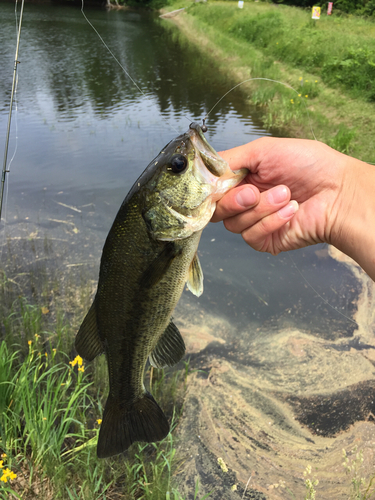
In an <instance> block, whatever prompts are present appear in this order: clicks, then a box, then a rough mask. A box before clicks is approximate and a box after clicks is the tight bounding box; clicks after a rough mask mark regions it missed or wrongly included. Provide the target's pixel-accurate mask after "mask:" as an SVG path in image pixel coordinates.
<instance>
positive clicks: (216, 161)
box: [76, 123, 247, 458]
mask: <svg viewBox="0 0 375 500" xmlns="http://www.w3.org/2000/svg"><path fill="white" fill-rule="evenodd" d="M246 173H247V171H246V170H241V171H238V172H232V171H231V170H230V169H229V166H228V164H227V163H226V162H225V161H224V160H223V159H222V158H220V156H219V155H217V153H216V152H215V150H214V149H213V148H212V147H211V146H210V145H209V144H208V142H207V141H206V139H205V137H204V135H203V132H202V130H201V128H200V126H199V125H198V124H195V123H193V124H191V125H190V127H189V130H188V131H187V132H186V133H185V134H182V135H180V136H179V137H177V138H176V139H174V140H173V141H171V142H170V143H169V144H168V145H167V146H166V147H165V148H164V149H163V150H162V151H161V152H160V154H159V155H158V156H157V157H156V158H155V159H154V160H153V161H152V162H151V163H150V165H149V166H148V167H147V168H146V170H145V171H144V172H143V174H142V175H141V177H140V178H139V179H138V180H137V182H136V183H135V184H134V186H133V187H132V189H131V190H130V192H129V194H128V195H127V197H126V198H125V200H124V202H123V204H122V205H121V207H120V210H119V212H118V214H117V216H116V218H115V221H114V223H113V225H112V228H111V230H110V232H109V234H108V236H107V239H106V242H105V245H104V248H103V253H102V258H101V265H100V272H99V281H98V289H97V293H96V296H95V298H94V301H93V304H92V306H91V308H90V310H89V312H88V313H87V315H86V317H85V319H84V321H83V323H82V325H81V327H80V330H79V332H78V334H77V338H76V349H77V351H78V353H79V354H80V355H81V356H82V357H83V358H85V359H87V360H89V361H91V360H92V359H94V358H95V357H96V356H97V355H98V354H101V353H102V352H105V354H106V358H107V363H108V373H109V395H108V400H107V403H106V407H105V410H104V414H103V421H102V424H101V428H100V432H99V439H98V448H97V453H98V457H101V458H104V457H108V456H112V455H116V454H118V453H121V452H123V451H125V450H126V449H127V448H128V447H129V446H130V445H131V444H132V443H133V442H135V441H145V442H154V441H158V440H161V439H163V438H164V437H165V436H166V435H167V434H168V432H169V423H168V421H167V418H166V417H165V415H164V413H163V411H162V410H161V408H160V407H159V405H158V404H157V402H156V401H155V400H154V398H153V397H152V395H151V394H149V393H148V392H147V391H146V389H145V387H144V383H143V377H144V370H145V367H146V363H147V360H148V359H149V361H150V363H151V364H152V365H153V366H155V367H157V368H161V367H163V366H173V365H174V364H176V363H177V362H178V361H179V360H180V359H181V358H182V357H183V355H184V352H185V344H184V341H183V339H182V337H181V334H180V333H179V331H178V329H177V327H176V326H175V325H174V323H173V322H172V319H171V316H172V312H173V310H174V308H175V306H176V304H177V302H178V300H179V298H180V296H181V294H182V291H183V289H184V286H185V284H187V286H188V288H189V289H190V290H191V291H192V292H193V293H195V294H196V295H198V296H199V295H200V294H201V293H202V291H203V274H202V270H201V267H200V263H199V260H198V257H197V249H198V244H199V240H200V237H201V233H202V230H203V228H204V227H205V226H206V225H207V223H208V222H209V220H210V219H211V216H212V214H213V212H214V210H215V206H216V201H217V200H218V199H220V198H221V197H222V196H223V194H224V193H225V192H226V191H227V190H228V189H230V188H231V187H233V186H235V185H236V184H238V183H239V182H240V181H241V180H242V179H243V177H244V176H245V175H246Z"/></svg>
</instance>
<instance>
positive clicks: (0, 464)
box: [0, 460, 4, 469]
mask: <svg viewBox="0 0 375 500" xmlns="http://www.w3.org/2000/svg"><path fill="white" fill-rule="evenodd" d="M3 462H4V460H0V469H2V468H3V467H4V465H3Z"/></svg>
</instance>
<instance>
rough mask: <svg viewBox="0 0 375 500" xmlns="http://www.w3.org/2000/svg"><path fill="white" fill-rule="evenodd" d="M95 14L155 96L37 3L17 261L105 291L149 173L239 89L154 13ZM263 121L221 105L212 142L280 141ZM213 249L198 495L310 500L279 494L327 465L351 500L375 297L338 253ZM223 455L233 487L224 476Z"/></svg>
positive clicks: (190, 301) (19, 154) (72, 25)
mask: <svg viewBox="0 0 375 500" xmlns="http://www.w3.org/2000/svg"><path fill="white" fill-rule="evenodd" d="M0 14H1V19H2V29H3V35H4V36H3V37H2V38H3V40H4V41H5V42H4V43H3V45H2V51H1V53H0V65H1V68H2V71H1V73H0V138H1V137H3V138H5V130H6V121H7V107H8V105H9V98H10V88H11V78H12V70H13V57H14V51H15V40H16V32H15V24H14V11H13V6H12V5H11V4H0ZM87 14H88V16H89V18H90V20H91V21H92V22H93V24H94V25H95V27H96V28H97V29H98V30H99V31H100V33H101V35H102V36H103V38H104V39H105V40H106V42H107V43H108V45H109V46H110V47H111V49H112V50H113V52H114V53H115V54H116V57H117V58H118V59H119V61H120V62H121V64H122V65H123V66H124V67H126V69H127V71H128V72H129V73H130V74H131V76H132V78H133V79H134V80H135V81H136V82H137V84H138V85H139V86H140V87H141V89H142V91H143V92H144V94H145V95H142V94H140V93H139V92H138V90H137V89H136V88H135V86H134V85H133V84H132V82H131V81H130V80H129V79H128V78H127V77H126V76H125V75H124V74H123V72H122V71H121V69H120V68H119V67H118V66H117V65H116V63H115V62H114V61H113V59H111V57H110V56H109V55H108V53H107V51H106V50H105V48H104V47H103V45H102V44H101V43H100V41H99V40H98V38H97V36H96V35H95V33H94V32H93V30H92V29H91V28H90V27H89V26H88V24H87V23H86V22H85V20H84V19H83V17H82V16H81V14H80V12H79V9H75V8H73V7H65V6H64V7H60V6H50V5H43V6H38V5H30V4H27V5H26V8H25V16H24V22H23V30H22V37H21V46H20V56H19V59H20V60H21V64H20V65H19V85H18V92H17V110H15V112H14V114H13V128H12V137H11V143H10V149H9V151H10V156H12V152H13V151H14V150H15V148H16V146H17V151H16V154H15V157H14V160H13V162H12V164H11V174H10V175H9V177H8V179H9V192H8V196H7V204H6V217H5V218H6V227H5V230H4V229H3V228H2V232H3V234H4V235H6V237H7V245H5V244H4V243H5V238H3V240H2V241H3V245H2V247H3V260H4V259H5V256H6V255H8V256H9V255H11V256H12V258H13V261H15V259H16V256H17V259H18V260H17V265H16V268H17V270H18V271H21V270H22V258H21V257H25V256H26V253H25V252H26V251H27V249H28V248H29V247H28V243H27V242H28V240H32V241H34V242H36V243H35V244H36V250H35V251H34V255H35V257H36V259H37V260H38V261H41V260H43V263H44V265H45V266H46V268H47V269H48V266H54V267H58V268H59V270H60V272H61V273H64V272H65V271H66V270H67V269H69V268H68V267H67V266H79V269H80V270H82V272H84V273H85V276H86V277H87V279H93V280H96V277H97V271H98V265H99V259H100V253H101V248H102V245H103V242H104V239H105V236H106V234H107V232H108V230H109V228H110V225H111V223H112V220H113V218H114V216H115V214H116V212H117V210H118V207H119V206H120V204H121V202H122V200H123V198H124V197H125V195H126V193H127V191H128V190H129V188H130V187H131V185H132V183H133V182H134V181H135V179H136V178H137V176H138V175H139V174H140V172H141V171H142V170H144V168H145V167H146V166H147V164H148V163H149V162H150V160H151V159H152V158H153V157H154V156H156V154H157V153H158V152H159V151H160V149H161V148H162V147H163V146H164V145H165V144H166V143H167V142H168V141H169V140H171V139H172V138H173V137H174V136H175V135H177V132H178V133H180V132H181V131H183V130H185V129H186V128H187V126H188V125H189V122H190V121H192V120H193V119H195V120H200V119H201V118H202V117H203V116H204V115H205V113H206V112H207V111H208V110H209V109H211V107H212V106H213V105H214V104H215V103H216V102H217V100H218V99H219V98H220V97H221V96H222V95H223V94H224V93H225V92H226V91H227V90H228V89H229V88H230V87H231V86H232V85H233V84H235V83H238V82H230V81H228V80H227V79H226V78H224V77H223V76H222V75H220V74H219V73H218V72H217V71H215V68H214V66H213V63H212V61H209V60H207V59H206V57H205V56H203V55H202V54H201V53H200V52H199V51H198V50H197V49H196V48H194V47H192V46H191V45H189V44H188V43H187V42H186V41H185V40H183V39H182V38H181V37H180V35H179V33H178V32H177V30H176V29H174V28H173V26H172V25H170V24H169V23H168V22H167V21H161V20H159V19H158V18H157V17H156V16H154V15H153V14H150V13H141V14H140V13H136V12H123V11H110V12H107V11H103V10H95V9H93V10H87ZM250 112H251V109H250V108H249V107H248V106H247V104H246V103H245V101H244V98H243V95H242V94H241V93H240V92H239V91H234V92H232V93H230V94H229V95H228V96H227V97H226V98H225V99H223V100H222V101H220V103H219V104H218V105H217V107H216V108H215V110H214V111H213V112H212V113H211V115H210V117H209V120H208V127H209V131H208V133H207V136H208V139H209V140H210V142H211V143H212V144H213V146H214V147H215V148H216V149H218V150H220V149H225V148H228V147H232V146H236V145H239V144H242V143H245V142H248V141H250V140H253V139H256V138H257V137H260V136H263V135H266V134H267V132H266V131H264V130H262V129H261V127H260V126H259V124H257V123H256V121H254V120H253V119H252V118H251V116H250ZM16 137H18V138H17V139H16ZM46 239H47V240H48V242H49V244H48V245H47V246H48V255H45V252H46V248H45V247H46V245H45V244H44V243H43V242H45V241H46ZM199 253H200V260H201V263H202V267H203V272H204V274H205V293H204V294H203V296H202V297H201V298H200V299H197V298H195V297H194V296H192V295H191V294H189V293H185V294H184V295H183V298H182V299H181V302H180V304H179V305H178V308H177V311H176V321H177V323H178V325H179V327H180V328H181V331H182V333H183V335H184V336H185V339H186V343H187V345H188V351H189V353H190V355H191V363H192V366H194V367H196V368H199V369H202V370H204V371H203V372H201V371H199V372H196V373H195V374H193V375H192V376H191V377H190V385H189V389H188V394H187V398H186V405H185V414H184V418H183V421H182V423H181V426H180V429H179V435H180V438H181V448H182V449H181V453H182V454H185V452H186V455H187V458H186V468H185V475H184V478H185V479H186V488H188V486H189V484H191V480H192V478H194V477H195V476H196V474H199V476H200V478H201V483H202V484H203V486H202V488H203V490H204V491H206V492H208V491H210V489H211V487H212V484H213V483H215V484H216V485H217V490H216V492H217V493H216V494H217V495H218V496H217V497H216V498H240V497H241V495H242V492H243V490H244V485H245V484H246V482H247V481H248V478H249V476H250V474H251V477H252V480H251V483H250V487H249V488H248V491H249V492H250V493H251V495H253V496H248V498H264V496H266V497H267V498H293V497H292V496H287V494H286V490H285V489H282V487H281V486H280V487H279V486H277V487H276V486H275V485H281V484H284V483H285V484H286V485H288V488H289V489H290V490H292V491H293V492H294V494H295V495H296V498H300V497H302V495H303V492H304V487H303V474H302V472H303V469H304V467H305V466H306V465H307V464H308V463H311V462H313V463H314V466H316V468H317V470H318V472H319V473H320V474H321V476H320V478H321V486H320V488H321V490H320V498H327V499H328V498H335V499H336V498H347V496H348V495H346V496H345V493H344V489H343V487H342V486H340V485H341V484H342V483H343V481H344V479H343V477H342V474H341V476H340V474H339V473H337V471H336V469H337V467H338V466H339V465H340V463H341V455H340V454H341V448H343V447H346V448H350V447H351V446H352V443H353V442H354V440H355V441H356V442H357V444H358V446H360V447H361V448H363V450H364V453H365V458H366V462H365V463H366V466H367V467H368V468H370V466H371V464H372V463H373V462H372V451H371V450H372V449H373V448H372V446H373V444H372V443H373V441H371V439H372V438H371V432H372V429H373V427H372V424H371V423H369V420H371V418H369V415H370V414H372V413H375V408H374V403H373V401H375V399H374V398H375V382H374V369H373V364H374V363H375V354H374V352H375V351H374V347H375V343H374V339H373V317H372V310H373V308H372V307H371V301H370V299H371V297H372V288H371V284H370V283H369V282H368V281H366V278H365V277H364V276H363V275H362V274H360V272H359V271H358V270H357V269H356V268H353V267H350V266H349V265H347V264H346V263H342V262H339V261H337V260H334V259H332V257H331V256H330V255H329V252H328V249H327V248H326V247H321V248H317V247H316V248H309V249H305V250H303V251H299V252H293V253H292V254H291V257H290V256H289V255H281V256H278V257H271V256H268V255H264V254H260V253H257V252H254V251H252V250H251V249H249V248H248V247H247V246H246V245H245V244H244V243H243V242H242V241H241V239H240V237H239V236H237V235H232V234H229V233H227V232H226V231H225V230H224V229H223V227H222V225H221V224H216V225H214V224H211V225H209V227H208V228H207V229H206V230H205V231H204V235H203V238H202V242H201V245H200V248H199ZM36 269H39V268H38V267H37V268H36ZM359 296H360V298H361V301H360V307H358V297H359ZM337 311H338V312H337ZM353 317H355V321H354V322H353V321H350V318H353ZM348 318H349V319H348ZM356 322H357V323H356ZM187 448H188V449H189V451H188V452H187V451H186V449H187ZM219 456H221V457H222V458H223V459H224V461H225V462H226V463H227V465H228V467H229V469H230V472H229V473H228V474H229V475H228V476H225V477H224V476H223V474H221V473H220V469H219V468H218V466H217V462H216V459H217V457H219ZM335 471H336V472H335ZM283 481H284V483H283ZM182 482H184V481H182ZM233 484H238V491H237V493H236V492H235V491H234V490H233V491H232V490H231V489H230V488H231V487H232V486H233ZM181 487H184V485H182V486H181ZM203 490H202V491H203ZM189 491H190V490H189ZM189 491H188V490H187V493H186V494H187V495H188V494H191V492H190V493H189ZM257 495H258V496H257ZM189 498H190V497H189Z"/></svg>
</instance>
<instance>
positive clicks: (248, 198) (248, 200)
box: [236, 188, 257, 208]
mask: <svg viewBox="0 0 375 500" xmlns="http://www.w3.org/2000/svg"><path fill="white" fill-rule="evenodd" d="M236 200H237V203H238V204H239V205H241V206H242V207H244V208H249V207H251V206H253V205H254V204H255V202H256V201H257V200H256V196H255V193H254V191H253V190H252V189H251V188H244V189H242V190H241V191H240V192H239V193H238V194H237V196H236Z"/></svg>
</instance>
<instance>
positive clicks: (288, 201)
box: [212, 137, 362, 255]
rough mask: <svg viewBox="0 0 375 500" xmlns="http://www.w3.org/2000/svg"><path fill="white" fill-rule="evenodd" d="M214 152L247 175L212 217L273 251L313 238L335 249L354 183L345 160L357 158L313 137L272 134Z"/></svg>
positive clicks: (301, 244)
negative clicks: (329, 244)
mask: <svg viewBox="0 0 375 500" xmlns="http://www.w3.org/2000/svg"><path fill="white" fill-rule="evenodd" d="M220 155H221V156H222V157H223V158H224V159H225V160H227V161H228V162H229V165H230V167H231V168H232V169H233V170H237V169H239V168H243V167H244V168H247V169H249V174H248V175H247V176H246V178H245V179H244V180H243V181H242V183H241V185H239V186H237V187H236V188H234V189H232V190H230V191H229V192H228V193H227V194H226V195H225V196H224V197H223V198H222V199H221V200H220V201H219V202H218V203H217V207H216V211H215V214H214V216H213V218H212V221H213V222H218V221H220V220H223V221H224V225H225V227H226V228H227V229H228V230H229V231H231V232H234V233H240V234H241V235H242V237H243V239H244V240H245V241H246V242H247V243H248V244H249V245H250V246H252V247H253V248H255V249H256V250H259V251H264V252H270V253H271V254H273V255H276V254H278V253H279V252H282V251H287V250H293V249H297V248H302V247H305V246H307V245H312V244H315V243H319V242H327V243H333V244H335V246H338V247H339V248H340V244H338V243H337V241H336V240H337V239H339V238H340V237H341V235H342V232H343V229H342V225H343V222H344V221H345V216H346V215H347V212H348V210H349V207H350V204H348V200H350V199H351V198H352V194H353V193H351V191H352V190H353V187H354V184H353V182H352V181H354V176H355V173H354V172H353V171H352V169H351V168H349V166H350V162H358V163H360V164H362V162H359V160H354V159H353V158H350V157H348V156H346V155H343V154H341V153H339V152H337V151H335V150H334V149H332V148H330V147H328V146H326V145H325V144H323V143H321V142H318V141H309V140H301V139H278V138H272V137H265V138H262V139H258V140H255V141H253V142H251V143H249V144H246V145H244V146H240V147H238V148H234V149H231V150H228V151H224V152H222V153H220ZM354 170H355V169H354ZM241 202H242V203H241ZM244 205H245V206H244ZM344 251H345V250H344Z"/></svg>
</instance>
